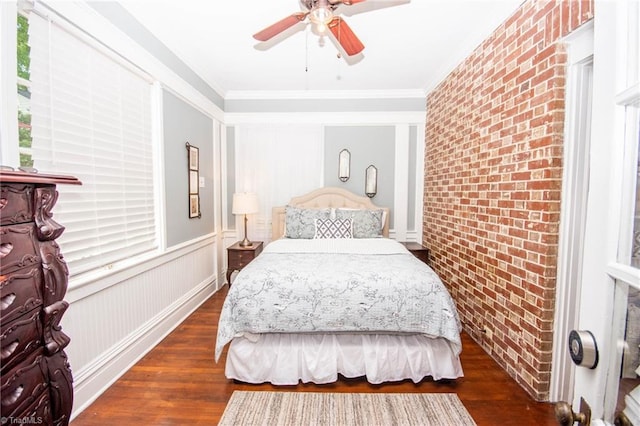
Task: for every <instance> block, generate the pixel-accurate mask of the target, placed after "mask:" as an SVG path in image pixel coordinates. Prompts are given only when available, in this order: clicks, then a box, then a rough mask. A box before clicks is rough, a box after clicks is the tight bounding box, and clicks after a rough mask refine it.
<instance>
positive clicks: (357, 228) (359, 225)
mask: <svg viewBox="0 0 640 426" xmlns="http://www.w3.org/2000/svg"><path fill="white" fill-rule="evenodd" d="M383 212H384V210H382V209H377V210H367V209H362V210H353V209H338V210H337V211H336V219H351V220H352V221H353V238H378V237H381V236H382V226H383V223H382V216H383V215H382V213H383Z"/></svg>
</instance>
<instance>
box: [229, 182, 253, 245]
mask: <svg viewBox="0 0 640 426" xmlns="http://www.w3.org/2000/svg"><path fill="white" fill-rule="evenodd" d="M259 211H260V208H259V205H258V196H257V195H256V194H255V193H253V192H239V193H236V194H233V206H232V208H231V213H233V214H243V215H244V239H243V240H242V241H241V242H240V246H241V247H250V246H251V245H252V244H253V243H252V242H251V241H249V239H248V238H247V221H248V219H247V215H248V214H253V213H258V212H259Z"/></svg>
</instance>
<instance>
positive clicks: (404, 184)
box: [393, 124, 410, 241]
mask: <svg viewBox="0 0 640 426" xmlns="http://www.w3.org/2000/svg"><path fill="white" fill-rule="evenodd" d="M409 135H410V132H409V125H408V124H396V126H395V148H396V150H395V176H394V188H393V191H394V197H393V211H394V215H393V228H394V230H395V231H396V238H397V239H398V240H399V241H406V240H407V206H408V205H409V193H408V192H409V168H408V167H407V166H408V162H409Z"/></svg>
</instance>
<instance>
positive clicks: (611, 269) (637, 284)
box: [607, 262, 640, 290]
mask: <svg viewBox="0 0 640 426" xmlns="http://www.w3.org/2000/svg"><path fill="white" fill-rule="evenodd" d="M607 274H609V275H610V276H611V278H613V279H616V280H620V281H624V282H625V283H627V284H629V285H630V286H632V287H634V288H636V289H638V290H640V269H638V268H634V267H633V266H629V265H621V264H620V263H615V262H612V263H609V264H608V265H607Z"/></svg>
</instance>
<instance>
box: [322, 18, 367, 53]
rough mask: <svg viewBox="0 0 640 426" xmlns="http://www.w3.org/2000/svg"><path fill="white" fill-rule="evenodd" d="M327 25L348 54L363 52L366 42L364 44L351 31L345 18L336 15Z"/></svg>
mask: <svg viewBox="0 0 640 426" xmlns="http://www.w3.org/2000/svg"><path fill="white" fill-rule="evenodd" d="M327 26H328V27H329V30H330V31H331V34H333V36H334V37H335V38H336V40H338V43H340V46H342V48H343V49H344V51H345V52H346V53H347V55H349V56H353V55H357V54H358V53H360V52H362V49H364V44H362V42H361V41H360V40H359V39H358V37H357V36H356V35H355V34H354V32H353V31H351V28H350V27H349V26H348V25H347V23H346V22H345V21H344V19H342V18H340V17H339V16H336V17H335V18H333V19H332V20H331V22H329V24H328V25H327Z"/></svg>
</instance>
